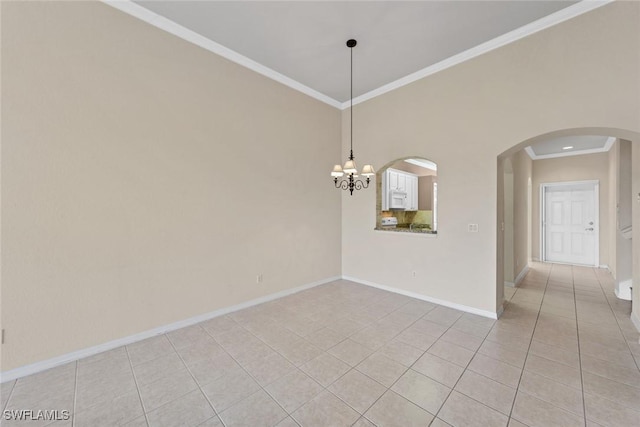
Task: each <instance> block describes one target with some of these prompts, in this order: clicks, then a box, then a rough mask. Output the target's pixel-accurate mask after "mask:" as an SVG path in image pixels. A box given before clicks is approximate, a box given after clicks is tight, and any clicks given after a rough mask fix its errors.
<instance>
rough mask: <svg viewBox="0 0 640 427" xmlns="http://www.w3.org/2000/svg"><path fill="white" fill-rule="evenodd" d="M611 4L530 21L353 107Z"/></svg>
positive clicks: (583, 5)
mask: <svg viewBox="0 0 640 427" xmlns="http://www.w3.org/2000/svg"><path fill="white" fill-rule="evenodd" d="M612 1H613V0H604V1H581V2H578V3H576V4H573V5H571V6H569V7H566V8H564V9H562V10H559V11H557V12H555V13H552V14H551V15H548V16H545V17H544V18H540V19H538V20H537V21H534V22H531V23H529V24H527V25H524V26H522V27H520V28H516V29H515V30H513V31H510V32H508V33H506V34H503V35H501V36H498V37H496V38H494V39H492V40H489V41H487V42H485V43H482V44H479V45H478V46H475V47H472V48H471V49H467V50H465V51H464V52H460V53H459V54H457V55H454V56H451V57H449V58H447V59H445V60H443V61H440V62H438V63H435V64H433V65H431V66H429V67H426V68H423V69H422V70H420V71H416V72H415V73H411V74H409V75H408V76H405V77H403V78H401V79H398V80H396V81H394V82H391V83H388V84H386V85H383V86H380V87H379V88H378V89H374V90H372V91H370V92H367V93H365V94H363V95H360V96H358V97H357V98H354V99H353V105H356V104H359V103H361V102H364V101H367V100H369V99H372V98H375V97H377V96H380V95H383V94H385V93H387V92H391V91H392V90H395V89H398V88H400V87H402V86H406V85H408V84H410V83H413V82H415V81H417V80H420V79H423V78H425V77H427V76H430V75H432V74H435V73H437V72H439V71H443V70H446V69H447V68H450V67H453V66H455V65H458V64H460V63H463V62H465V61H468V60H470V59H473V58H475V57H477V56H480V55H483V54H485V53H487V52H491V51H492V50H494V49H497V48H499V47H502V46H505V45H507V44H509V43H513V42H515V41H517V40H520V39H522V38H525V37H527V36H530V35H531V34H535V33H537V32H539V31H542V30H545V29H547V28H550V27H553V26H554V25H558V24H560V23H562V22H564V21H568V20H569V19H572V18H575V17H576V16H580V15H582V14H583V13H587V12H590V11H592V10H594V9H597V8H599V7H602V6H604V5H606V4H608V3H611V2H612ZM348 107H349V102H348V101H345V102H343V103H342V109H343V110H344V109H346V108H348Z"/></svg>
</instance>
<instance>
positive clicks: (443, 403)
mask: <svg viewBox="0 0 640 427" xmlns="http://www.w3.org/2000/svg"><path fill="white" fill-rule="evenodd" d="M517 291H518V290H517V289H516V291H515V292H514V293H513V295H512V296H511V298H513V297H514V296H515V294H516V292H517ZM509 301H510V300H509ZM458 320H459V319H458ZM455 323H457V320H456V322H454V324H453V325H455ZM497 323H498V319H495V321H494V322H493V325H491V328H490V329H489V331H488V332H487V334H486V335H485V336H484V338H483V339H482V342H481V343H480V345H479V346H478V348H477V349H476V350H475V352H474V353H473V357H472V358H471V359H469V362H468V363H467V365H466V366H465V367H464V370H463V371H462V373H461V374H460V377H458V379H457V380H456V382H455V384H454V385H453V387H451V391H450V392H449V394H447V397H446V398H445V399H444V400H443V401H442V405H440V407H439V408H438V411H437V412H436V413H435V414H434V417H433V420H432V421H431V424H433V422H434V421H435V420H436V419H438V415H439V414H440V411H442V408H443V407H444V405H445V404H446V403H447V400H449V397H450V396H451V394H452V393H453V392H454V391H456V392H457V393H460V394H462V395H464V396H466V397H468V398H469V399H471V400H474V401H476V402H478V403H479V404H481V405H483V406H486V407H487V408H489V409H491V410H494V411H495V409H493V408H491V407H490V406H489V405H487V404H485V403H483V402H480V401H479V400H477V399H474V398H473V397H471V396H467V395H466V394H465V393H462V392H460V391H458V390H455V388H456V386H457V385H458V383H459V382H460V379H461V378H462V376H463V375H464V373H465V372H467V370H468V369H469V365H471V362H472V361H473V359H475V357H476V355H477V354H478V350H480V347H482V345H483V344H484V343H485V341H487V337H488V336H489V334H491V331H493V328H494V327H495V326H496V324H497ZM453 325H451V326H450V327H449V329H451V328H452V327H453ZM449 329H447V330H446V331H445V332H444V333H443V334H442V335H444V334H446V333H447V332H448V331H449ZM442 335H441V336H442ZM438 339H440V338H438ZM436 342H437V341H436ZM434 344H435V343H434ZM451 344H453V343H451ZM429 348H431V347H429ZM427 351H428V350H427ZM425 353H426V352H425ZM480 354H482V353H480ZM433 356H435V357H439V356H436V355H435V354H434V355H433ZM421 357H422V356H421ZM487 357H489V356H487ZM440 359H442V358H441V357H440ZM492 359H493V358H492ZM442 360H445V361H446V359H442ZM414 364H415V363H414ZM454 365H455V363H454ZM412 366H413V365H412ZM457 366H459V365H457ZM523 369H524V367H523ZM471 372H474V371H471ZM474 373H475V372H474ZM479 375H481V374H479ZM483 376H484V375H483ZM427 377H428V376H427ZM428 378H431V377H428ZM485 378H489V377H485ZM489 379H491V380H492V381H495V382H496V383H498V384H502V383H500V382H499V381H496V380H494V379H493V378H489ZM434 381H435V380H434ZM436 382H438V381H436ZM438 383H439V384H442V383H440V382H438ZM443 385H444V384H443ZM503 385H504V384H503ZM446 387H448V386H446ZM515 390H516V394H517V393H518V389H517V388H516V389H515ZM515 399H516V395H515V394H514V395H513V400H514V401H515ZM496 412H498V413H500V414H503V413H502V412H500V411H496ZM503 415H506V416H507V424H508V423H509V420H510V418H511V416H510V415H507V414H503ZM445 422H446V421H445Z"/></svg>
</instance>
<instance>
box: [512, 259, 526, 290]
mask: <svg viewBox="0 0 640 427" xmlns="http://www.w3.org/2000/svg"><path fill="white" fill-rule="evenodd" d="M528 272H529V264H525V266H524V268H523V269H522V270H520V273H518V275H517V276H516V280H515V285H516V287H517V286H518V285H519V284H520V282H522V280H524V278H525V276H526V275H527V273H528Z"/></svg>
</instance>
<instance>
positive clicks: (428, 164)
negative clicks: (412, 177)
mask: <svg viewBox="0 0 640 427" xmlns="http://www.w3.org/2000/svg"><path fill="white" fill-rule="evenodd" d="M403 161H405V162H407V163H410V164H412V165H416V166H419V167H421V168H424V169H431V170H434V171H437V170H438V165H436V164H435V163H433V162H432V161H431V160H427V159H421V158H417V159H404V160H403Z"/></svg>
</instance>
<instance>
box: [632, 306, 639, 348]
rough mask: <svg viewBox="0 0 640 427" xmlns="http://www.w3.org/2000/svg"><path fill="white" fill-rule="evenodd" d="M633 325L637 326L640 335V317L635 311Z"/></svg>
mask: <svg viewBox="0 0 640 427" xmlns="http://www.w3.org/2000/svg"><path fill="white" fill-rule="evenodd" d="M631 323H633V326H635V327H636V330H637V331H638V332H639V333H640V317H638V315H637V314H636V313H634V312H633V311H632V312H631ZM638 342H639V343H640V340H638Z"/></svg>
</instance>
